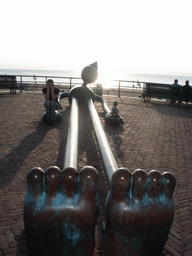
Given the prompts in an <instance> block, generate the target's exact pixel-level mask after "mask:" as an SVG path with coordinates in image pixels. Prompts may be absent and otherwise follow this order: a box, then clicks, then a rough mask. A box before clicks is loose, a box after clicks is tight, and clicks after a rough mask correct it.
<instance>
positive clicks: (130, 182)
mask: <svg viewBox="0 0 192 256" xmlns="http://www.w3.org/2000/svg"><path fill="white" fill-rule="evenodd" d="M174 187H175V178H174V177H173V175H172V174H171V173H164V174H163V175H161V174H160V173H159V172H158V171H151V172H150V173H149V174H148V175H147V173H146V172H145V171H143V170H136V171H135V172H134V173H133V174H132V175H131V174H130V172H129V171H128V170H127V169H119V170H117V171H116V172H115V173H114V175H113V178H112V182H111V188H110V191H109V194H108V197H107V199H106V206H105V208H106V209H105V211H106V231H105V241H104V242H105V249H104V251H105V255H107V256H116V255H119V256H160V255H161V254H162V251H163V248H164V245H165V242H166V240H167V237H168V234H169V231H170V228H171V225H172V221H173V215H174V204H173V198H172V195H173V190H174Z"/></svg>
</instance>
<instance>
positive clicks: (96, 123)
mask: <svg viewBox="0 0 192 256" xmlns="http://www.w3.org/2000/svg"><path fill="white" fill-rule="evenodd" d="M88 108H89V112H90V115H91V119H92V123H93V128H94V131H95V135H96V138H97V144H98V147H99V151H100V154H101V157H102V161H103V164H104V170H105V174H106V178H107V183H108V186H109V187H110V183H111V178H112V175H113V173H114V172H115V171H116V170H117V169H118V165H117V162H116V160H115V157H114V155H113V153H112V150H111V147H110V145H109V142H108V140H107V137H106V135H105V132H104V130H103V127H102V125H101V122H100V119H99V116H98V114H97V111H96V109H95V106H94V104H93V101H92V99H88Z"/></svg>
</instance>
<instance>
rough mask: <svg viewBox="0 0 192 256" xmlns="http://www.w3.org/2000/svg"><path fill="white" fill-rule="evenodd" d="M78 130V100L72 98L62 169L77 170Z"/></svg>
mask: <svg viewBox="0 0 192 256" xmlns="http://www.w3.org/2000/svg"><path fill="white" fill-rule="evenodd" d="M78 128H79V126H78V100H77V98H75V97H72V102H71V114H70V120H69V128H68V135H67V144H66V151H65V159H64V169H65V168H67V167H73V168H75V169H76V170H77V168H78V130H79V129H78Z"/></svg>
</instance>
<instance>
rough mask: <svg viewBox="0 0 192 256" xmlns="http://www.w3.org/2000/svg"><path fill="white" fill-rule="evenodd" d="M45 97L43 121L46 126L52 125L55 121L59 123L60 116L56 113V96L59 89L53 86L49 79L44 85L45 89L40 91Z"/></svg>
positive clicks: (57, 104) (57, 103) (57, 105)
mask: <svg viewBox="0 0 192 256" xmlns="http://www.w3.org/2000/svg"><path fill="white" fill-rule="evenodd" d="M42 91H43V95H44V97H45V103H44V106H45V109H46V111H45V113H44V115H43V118H42V119H43V121H45V122H46V123H47V124H54V123H55V122H56V121H60V120H61V119H62V118H61V114H60V113H59V112H58V111H57V109H58V108H59V102H58V95H59V89H58V88H56V87H55V86H54V81H53V80H52V79H49V80H48V81H47V83H46V87H45V88H43V89H42Z"/></svg>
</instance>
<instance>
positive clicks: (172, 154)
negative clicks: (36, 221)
mask: <svg viewBox="0 0 192 256" xmlns="http://www.w3.org/2000/svg"><path fill="white" fill-rule="evenodd" d="M104 97H105V99H106V101H107V104H108V107H109V108H110V109H111V108H112V104H113V102H114V101H115V100H117V101H118V109H119V113H120V115H121V117H122V118H124V122H125V124H124V125H123V126H109V125H107V124H105V121H104V112H103V109H102V106H101V104H100V103H99V102H95V107H96V109H97V112H98V114H99V116H100V120H101V123H102V126H103V128H104V130H105V133H106V136H107V138H108V140H109V144H110V145H111V148H112V151H113V153H114V156H115V158H116V160H117V163H118V165H119V167H126V168H128V169H129V170H130V171H131V172H133V171H134V170H136V169H143V170H145V171H146V172H149V171H150V170H158V171H160V172H161V173H163V172H165V171H170V172H172V173H173V174H174V175H175V178H176V181H177V184H176V188H175V192H174V202H175V216H174V221H173V225H172V228H171V231H170V234H169V238H168V240H167V243H166V246H165V249H164V253H163V255H164V256H179V255H180V256H191V255H192V104H190V105H188V106H186V104H180V105H178V104H173V105H169V104H168V102H167V101H163V100H155V99H153V100H152V101H151V102H149V103H144V101H143V100H142V99H141V98H136V97H124V96H122V97H121V98H118V97H116V96H109V95H107V96H104ZM43 102H44V98H43V95H42V94H41V93H39V92H22V93H20V92H18V93H17V94H16V95H13V94H10V93H9V92H8V91H7V92H6V93H4V92H0V138H1V139H0V256H4V255H7V256H8V255H9V256H15V255H17V256H20V255H22V256H27V255H28V252H27V248H26V242H25V232H24V222H23V206H24V200H25V195H26V193H27V178H26V177H27V173H28V172H29V171H30V170H31V168H33V167H37V166H38V167H41V168H42V169H43V170H46V169H47V168H48V167H49V166H52V165H57V166H58V167H59V168H60V169H63V161H64V153H65V145H66V139H67V131H68V124H69V116H70V105H69V102H68V99H66V98H65V99H62V100H61V105H62V109H61V110H59V112H60V113H61V114H62V116H63V121H62V122H61V123H57V124H56V125H54V126H46V125H45V124H44V123H43V122H42V121H41V117H42V115H43V112H44V106H43ZM79 131H80V138H79V169H81V168H82V167H84V166H85V165H92V166H93V167H95V168H96V169H97V170H98V172H99V185H98V196H99V200H100V215H99V219H98V222H97V226H96V232H95V233H96V247H95V252H94V256H99V255H100V256H101V255H102V236H103V235H102V230H101V224H102V222H103V221H104V209H103V206H104V201H105V197H106V195H107V191H108V188H107V185H106V180H105V176H104V171H103V168H102V163H101V158H100V155H99V153H98V148H97V144H96V139H95V136H94V132H93V129H92V125H91V119H90V117H89V113H88V111H85V112H82V111H80V118H79ZM82 256H83V255H82ZM117 256H118V255H117ZM119 256H120V255H119Z"/></svg>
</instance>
